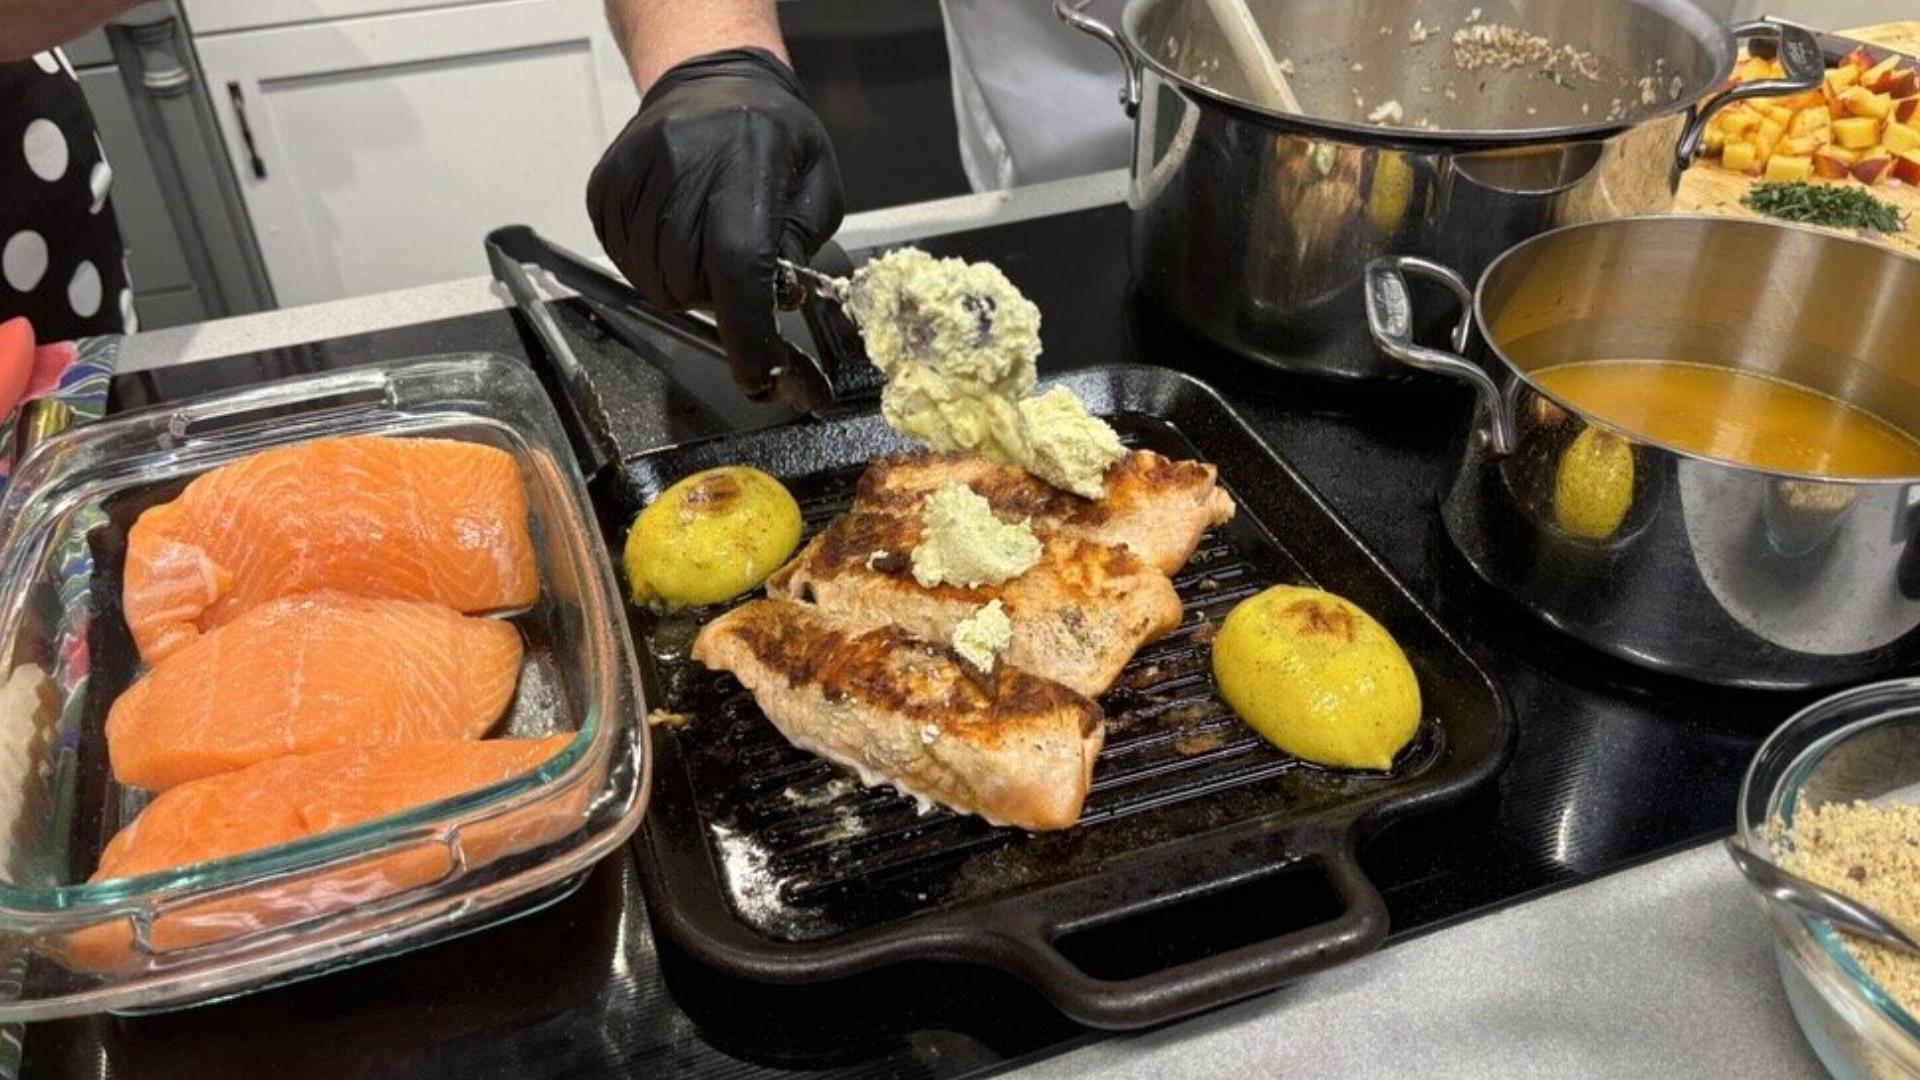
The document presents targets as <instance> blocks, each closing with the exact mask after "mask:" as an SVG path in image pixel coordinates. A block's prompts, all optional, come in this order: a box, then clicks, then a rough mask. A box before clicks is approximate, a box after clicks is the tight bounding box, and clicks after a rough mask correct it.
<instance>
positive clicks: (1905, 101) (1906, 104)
mask: <svg viewBox="0 0 1920 1080" xmlns="http://www.w3.org/2000/svg"><path fill="white" fill-rule="evenodd" d="M1893 119H1895V120H1898V121H1900V122H1901V123H1903V124H1920V96H1916V97H1903V98H1901V99H1900V100H1898V101H1896V102H1894V103H1893Z"/></svg>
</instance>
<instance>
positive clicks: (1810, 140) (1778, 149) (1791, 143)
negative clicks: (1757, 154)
mask: <svg viewBox="0 0 1920 1080" xmlns="http://www.w3.org/2000/svg"><path fill="white" fill-rule="evenodd" d="M1820 143H1821V140H1820V139H1819V138H1818V137H1817V136H1813V135H1802V136H1800V137H1799V138H1797V139H1781V140H1780V142H1779V143H1778V144H1777V145H1775V146H1774V148H1773V152H1774V155H1775V156H1778V155H1781V154H1785V155H1786V156H1787V157H1808V156H1810V155H1812V153H1813V152H1814V151H1815V150H1818V149H1820Z"/></svg>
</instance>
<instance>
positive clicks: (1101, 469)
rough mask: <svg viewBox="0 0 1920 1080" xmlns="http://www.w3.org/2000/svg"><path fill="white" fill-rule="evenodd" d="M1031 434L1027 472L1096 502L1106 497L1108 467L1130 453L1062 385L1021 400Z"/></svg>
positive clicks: (1022, 415) (1023, 420)
mask: <svg viewBox="0 0 1920 1080" xmlns="http://www.w3.org/2000/svg"><path fill="white" fill-rule="evenodd" d="M1018 408H1019V410H1020V420H1021V425H1022V427H1023V428H1024V429H1025V430H1026V434H1027V458H1026V461H1025V462H1024V464H1025V465H1026V467H1027V471H1028V472H1031V473H1032V474H1033V475H1035V476H1037V477H1039V478H1040V479H1042V480H1045V481H1046V482H1047V483H1049V484H1052V485H1053V486H1054V487H1057V488H1064V489H1065V490H1067V491H1071V492H1073V493H1074V494H1075V495H1084V496H1085V497H1087V498H1089V499H1098V498H1100V497H1101V496H1102V495H1105V494H1106V493H1107V466H1109V465H1111V464H1113V463H1114V462H1115V461H1116V460H1118V459H1119V458H1120V457H1121V456H1122V455H1124V454H1125V453H1126V452H1127V451H1126V448H1125V447H1123V446H1121V445H1120V436H1118V435H1116V434H1114V431H1113V429H1112V428H1110V427H1108V426H1107V425H1106V422H1105V421H1103V420H1101V419H1100V418H1099V417H1097V416H1094V415H1092V414H1091V413H1089V412H1087V406H1086V403H1085V402H1082V401H1081V400H1080V398H1079V397H1078V396H1077V395H1075V394H1074V392H1073V391H1071V390H1069V389H1067V388H1066V387H1064V386H1056V387H1054V388H1053V389H1051V390H1049V391H1047V392H1046V393H1044V394H1041V395H1039V396H1038V397H1030V398H1027V399H1026V400H1025V401H1022V402H1020V404H1019V406H1018Z"/></svg>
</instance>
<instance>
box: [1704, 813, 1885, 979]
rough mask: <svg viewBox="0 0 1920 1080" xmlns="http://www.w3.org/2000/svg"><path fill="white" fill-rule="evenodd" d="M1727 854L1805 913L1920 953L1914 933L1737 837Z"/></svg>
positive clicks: (1765, 889)
mask: <svg viewBox="0 0 1920 1080" xmlns="http://www.w3.org/2000/svg"><path fill="white" fill-rule="evenodd" d="M1727 854H1728V855H1729V856H1730V857H1731V858H1732V859H1733V865H1735V866H1737V867H1739V868H1740V872H1741V873H1742V874H1745V875H1746V878H1747V880H1748V881H1750V882H1752V883H1753V885H1754V887H1755V888H1757V889H1759V890H1760V891H1761V892H1762V893H1764V894H1765V895H1767V896H1768V897H1771V898H1772V899H1774V900H1778V901H1779V902H1780V903H1782V904H1785V905H1786V906H1788V907H1790V908H1792V909H1794V910H1795V911H1798V912H1800V913H1801V914H1802V915H1812V916H1814V917H1816V918H1821V919H1826V920H1828V921H1829V922H1832V923H1834V924H1835V925H1838V926H1840V927H1841V928H1843V929H1845V930H1847V931H1848V932H1849V933H1854V934H1859V935H1860V936H1861V937H1863V938H1866V939H1868V940H1869V941H1876V942H1879V943H1880V944H1882V945H1885V946H1888V947H1889V948H1894V949H1899V950H1901V951H1902V952H1907V953H1912V954H1913V955H1915V956H1920V941H1916V940H1915V939H1914V936H1913V934H1912V933H1911V932H1909V931H1908V930H1906V929H1905V928H1904V927H1902V926H1901V925H1900V924H1899V923H1896V922H1894V921H1893V920H1892V919H1889V918H1887V917H1886V916H1885V915H1882V914H1880V913H1879V912H1877V911H1875V910H1873V909H1872V908H1870V907H1868V906H1866V905H1865V904H1862V903H1861V902H1859V901H1858V900H1853V899H1849V898H1848V897H1845V896H1842V895H1840V894H1839V893H1837V892H1834V891H1833V890H1832V889H1829V888H1826V887H1824V886H1821V885H1816V884H1814V883H1813V882H1811V881H1808V880H1807V879H1806V878H1803V877H1801V876H1800V875H1799V874H1796V873H1794V872H1792V871H1791V870H1783V869H1781V868H1780V867H1779V866H1777V865H1775V864H1774V863H1773V862H1772V861H1770V860H1768V859H1764V858H1761V857H1760V856H1759V855H1757V854H1755V853H1753V852H1752V851H1749V850H1748V849H1747V848H1745V847H1743V846H1741V844H1740V842H1739V841H1737V840H1733V839H1728V840H1727Z"/></svg>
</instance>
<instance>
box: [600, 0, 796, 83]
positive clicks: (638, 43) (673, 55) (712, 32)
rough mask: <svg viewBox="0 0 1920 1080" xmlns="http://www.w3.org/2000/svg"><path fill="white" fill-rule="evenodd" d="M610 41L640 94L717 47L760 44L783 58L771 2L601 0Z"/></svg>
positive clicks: (782, 59) (783, 42) (734, 47)
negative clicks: (669, 72)
mask: <svg viewBox="0 0 1920 1080" xmlns="http://www.w3.org/2000/svg"><path fill="white" fill-rule="evenodd" d="M606 5H607V23H608V25H609V26H611V27H612V28H613V40H614V41H615V42H617V43H618V44H619V46H620V52H621V55H623V56H625V57H626V58H627V69H628V70H629V71H631V72H632V73H633V85H634V87H635V89H637V90H639V91H640V93H641V94H643V95H644V94H645V93H646V92H647V91H648V90H650V89H652V88H653V84H654V83H656V82H658V81H659V79H660V76H661V75H663V74H665V73H666V71H667V69H668V68H671V67H673V66H674V65H675V64H678V63H680V62H681V61H683V60H691V59H692V58H694V57H696V56H701V55H704V54H706V53H711V52H719V51H720V50H722V49H740V48H760V49H765V50H767V51H768V52H770V53H772V54H773V55H775V56H777V57H779V58H780V60H781V62H782V63H785V62H786V60H787V45H786V42H785V41H784V40H783V39H782V38H781V36H780V20H779V18H778V17H777V16H776V15H775V14H774V9H773V5H774V0H606Z"/></svg>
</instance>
